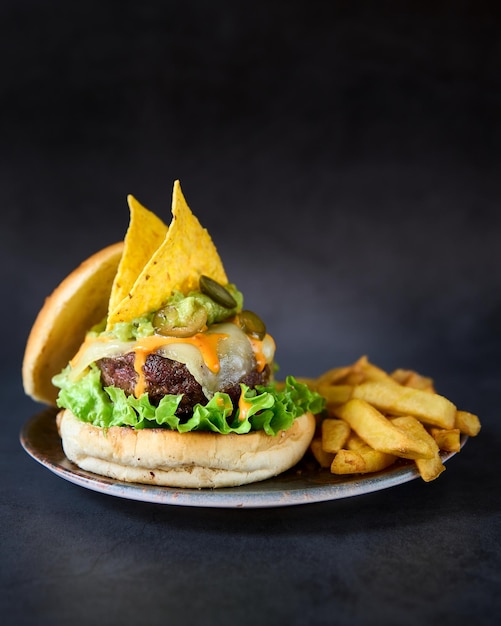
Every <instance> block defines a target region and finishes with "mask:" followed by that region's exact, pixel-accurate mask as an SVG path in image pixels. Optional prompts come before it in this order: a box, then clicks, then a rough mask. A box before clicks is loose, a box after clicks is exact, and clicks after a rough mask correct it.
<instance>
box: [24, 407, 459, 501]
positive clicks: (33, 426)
mask: <svg viewBox="0 0 501 626" xmlns="http://www.w3.org/2000/svg"><path fill="white" fill-rule="evenodd" d="M466 439H467V437H462V439H461V445H462V446H463V445H464V444H465V443H466ZM20 441H21V444H22V446H23V448H24V449H25V450H26V452H27V453H28V454H29V455H30V456H31V457H32V458H34V459H35V460H36V461H38V462H39V463H41V464H42V465H44V466H45V467H46V468H47V469H49V470H51V471H52V472H54V473H55V474H57V475H58V476H60V477H61V478H64V479H65V480H68V481H69V482H71V483H74V484H76V485H79V486H80V487H85V488H86V489H91V490H93V491H98V492H100V493H105V494H108V495H111V496H116V497H119V498H126V499H129V500H140V501H143V502H152V503H155V504H171V505H179V506H195V507H215V508H266V507H280V506H291V505H297V504H311V503H314V502H324V501H327V500H337V499H340V498H349V497H352V496H358V495H362V494H366V493H371V492H373V491H379V490H381V489H388V488H390V487H394V486H395V485H400V484H402V483H405V482H408V481H411V480H414V479H415V478H419V474H418V472H417V470H416V468H415V466H414V465H413V464H412V463H410V462H402V464H395V465H393V466H392V467H389V468H387V469H386V470H384V471H382V472H378V473H374V474H366V475H357V476H350V477H346V476H334V475H332V474H330V473H329V472H328V471H327V470H319V469H318V468H317V467H315V466H314V465H313V464H312V463H307V462H305V461H303V462H302V463H300V464H299V465H297V466H296V467H295V468H293V469H291V470H289V471H288V472H285V473H284V474H282V475H280V476H277V477H276V478H271V479H269V480H265V481H262V482H259V483H254V484H251V485H244V486H242V487H231V488H224V489H178V488H171V487H157V486H152V485H139V484H132V483H125V482H120V481H117V480H113V479H112V478H106V477H104V476H98V475H96V474H93V473H91V472H86V471H85V470H81V469H80V468H78V467H77V466H76V465H74V464H73V463H71V462H70V461H68V459H67V458H66V457H65V455H64V452H63V449H62V447H61V440H60V438H59V435H58V433H57V429H56V420H55V411H54V410H52V409H51V410H46V411H43V412H41V413H38V414H37V415H35V416H34V417H32V418H31V420H29V421H28V422H27V424H26V425H25V426H24V428H23V429H22V431H21V434H20ZM452 456H454V453H451V452H449V453H446V454H443V456H442V458H443V460H444V462H445V461H447V460H448V459H450V458H451V457H452Z"/></svg>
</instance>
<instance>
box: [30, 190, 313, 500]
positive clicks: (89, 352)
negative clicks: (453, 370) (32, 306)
mask: <svg viewBox="0 0 501 626" xmlns="http://www.w3.org/2000/svg"><path fill="white" fill-rule="evenodd" d="M128 202H129V210H130V223H129V228H128V230H127V233H126V235H125V238H124V241H123V242H120V243H117V244H114V245H111V246H108V247H107V248H105V249H103V250H100V251H99V252H97V253H96V254H94V255H93V256H91V257H90V258H89V259H87V260H86V261H84V263H82V264H81V265H80V266H79V267H78V268H76V269H75V270H73V271H72V272H71V273H70V274H69V275H68V276H67V277H66V278H65V279H64V280H63V281H62V283H61V284H60V285H59V286H58V287H57V288H56V289H55V290H54V292H53V293H52V294H51V295H50V296H49V297H48V298H47V299H46V301H45V303H44V305H43V306H42V309H41V310H40V312H39V314H38V316H37V318H36V320H35V323H34V325H33V327H32V329H31V332H30V335H29V337H28V342H27V345H26V350H25V354H24V360H23V371H22V376H23V384H24V388H25V391H26V393H27V394H28V395H29V396H31V397H32V398H33V399H34V400H36V401H39V402H43V403H45V404H49V405H52V406H55V407H57V408H58V412H57V417H56V419H57V426H58V432H59V434H60V437H61V442H62V447H63V450H64V453H65V455H66V456H67V458H68V459H69V460H70V461H72V462H73V463H75V464H76V465H77V466H79V467H80V468H82V469H84V470H86V471H90V472H94V473H96V474H99V475H104V476H108V477H111V478H113V479H117V480H121V481H126V482H135V483H144V484H154V485H163V486H170V487H179V488H215V487H231V486H238V485H243V484H247V483H251V482H256V481H260V480H265V479H267V478H271V477H273V476H276V475H278V474H280V473H282V472H284V471H286V470H287V469H290V468H291V467H293V466H294V465H295V464H296V463H297V462H298V461H299V460H300V459H301V458H302V457H303V455H304V453H305V452H306V450H307V449H308V447H309V444H310V442H311V440H312V438H313V435H314V431H315V425H316V420H315V414H316V413H319V412H320V411H321V410H322V408H323V400H322V398H321V397H320V396H319V395H318V394H316V393H314V392H312V391H311V390H310V389H309V388H308V387H307V386H306V385H304V384H302V383H300V382H298V381H297V380H296V379H295V378H294V377H293V376H287V377H286V378H285V380H284V381H283V382H280V383H279V382H277V381H276V380H275V370H276V364H275V342H274V340H273V338H272V337H271V335H270V334H269V333H268V331H267V329H266V325H265V323H264V322H263V320H262V319H261V318H260V317H259V316H258V315H257V314H256V313H255V312H254V311H251V310H248V309H245V308H244V306H243V295H242V293H241V292H240V291H239V290H238V288H237V287H236V285H235V284H233V283H231V282H229V280H228V278H227V275H226V272H225V270H224V267H223V265H222V262H221V259H220V257H219V255H218V253H217V250H216V248H215V246H214V243H213V242H212V239H211V238H210V235H209V234H208V232H207V230H206V229H204V228H203V227H202V226H201V225H200V223H199V221H198V219H197V218H196V217H195V216H194V215H193V213H192V212H191V210H190V208H189V207H188V205H187V203H186V200H185V198H184V196H183V193H182V191H181V187H180V184H179V181H175V183H174V189H173V197H172V221H171V223H170V225H169V226H166V225H165V224H164V222H163V221H162V220H161V219H160V218H158V217H157V216H156V215H155V214H153V213H152V212H150V211H149V210H148V209H146V208H145V207H143V206H142V205H141V204H140V203H139V202H137V200H136V199H135V198H133V197H132V196H129V197H128Z"/></svg>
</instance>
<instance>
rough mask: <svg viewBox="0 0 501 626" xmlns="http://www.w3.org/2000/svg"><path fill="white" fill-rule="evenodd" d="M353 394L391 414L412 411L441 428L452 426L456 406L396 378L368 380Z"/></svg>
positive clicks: (403, 413) (411, 412) (413, 414)
mask: <svg viewBox="0 0 501 626" xmlns="http://www.w3.org/2000/svg"><path fill="white" fill-rule="evenodd" d="M353 398H358V399H360V400H365V401H366V402H368V403H370V404H372V405H373V406H375V407H376V408H377V409H379V410H380V411H385V412H387V413H392V414H394V415H412V416H413V417H417V418H419V420H420V421H422V422H425V423H426V424H430V425H431V426H438V427H440V428H454V421H455V418H456V411H457V409H456V407H455V406H454V404H452V402H451V401H450V400H448V399H447V398H444V397H443V396H439V395H438V394H436V393H429V392H427V391H423V390H421V389H413V388H412V387H403V386H402V385H399V384H398V383H396V382H395V381H393V380H391V379H388V380H384V381H383V380H379V381H368V382H365V383H362V384H361V385H358V386H357V387H354V389H353Z"/></svg>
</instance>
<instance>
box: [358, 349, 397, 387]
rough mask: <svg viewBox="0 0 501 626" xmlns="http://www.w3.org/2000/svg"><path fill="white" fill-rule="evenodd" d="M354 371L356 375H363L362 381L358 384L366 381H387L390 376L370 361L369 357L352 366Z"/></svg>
mask: <svg viewBox="0 0 501 626" xmlns="http://www.w3.org/2000/svg"><path fill="white" fill-rule="evenodd" d="M352 371H353V373H354V374H359V375H361V379H360V380H359V381H358V384H360V383H362V382H363V381H364V380H387V379H388V378H389V375H388V373H387V372H385V371H384V370H383V369H381V368H380V367H378V366H377V365H374V364H373V363H371V362H370V361H369V359H368V358H367V356H365V355H364V356H362V357H360V358H359V359H358V361H356V362H355V363H354V364H353V365H352Z"/></svg>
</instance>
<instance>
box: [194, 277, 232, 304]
mask: <svg viewBox="0 0 501 626" xmlns="http://www.w3.org/2000/svg"><path fill="white" fill-rule="evenodd" d="M199 285H200V291H201V292H202V293H204V294H205V295H206V296H209V298H212V300H214V302H217V303H218V304H220V305H221V306H224V308H225V309H234V308H235V307H236V306H237V301H236V300H235V298H234V297H233V296H232V295H231V293H230V292H229V291H228V290H227V289H226V288H225V287H223V285H220V284H219V283H218V282H217V281H215V280H213V279H212V278H209V277H208V276H205V275H202V276H200V281H199Z"/></svg>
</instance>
